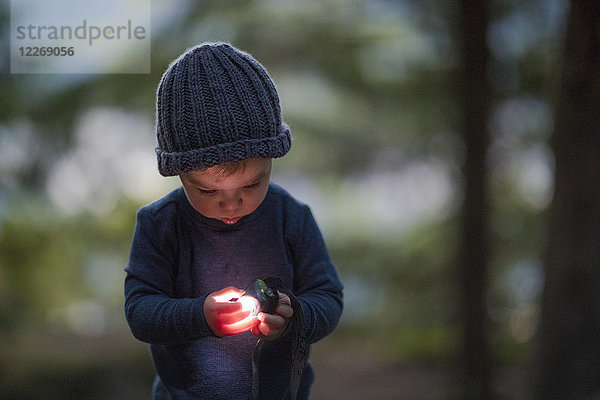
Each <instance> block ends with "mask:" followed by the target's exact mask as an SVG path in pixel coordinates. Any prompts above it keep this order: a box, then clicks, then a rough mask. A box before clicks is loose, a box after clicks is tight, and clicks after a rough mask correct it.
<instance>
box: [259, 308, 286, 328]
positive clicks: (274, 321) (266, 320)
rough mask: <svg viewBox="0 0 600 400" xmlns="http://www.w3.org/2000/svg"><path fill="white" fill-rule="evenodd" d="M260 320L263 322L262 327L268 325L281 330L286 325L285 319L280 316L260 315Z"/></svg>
mask: <svg viewBox="0 0 600 400" xmlns="http://www.w3.org/2000/svg"><path fill="white" fill-rule="evenodd" d="M258 319H259V321H260V322H262V323H261V324H260V325H267V326H269V327H270V328H272V329H277V328H281V327H283V326H284V325H285V318H284V317H282V316H281V315H278V314H267V313H263V312H261V313H259V314H258Z"/></svg>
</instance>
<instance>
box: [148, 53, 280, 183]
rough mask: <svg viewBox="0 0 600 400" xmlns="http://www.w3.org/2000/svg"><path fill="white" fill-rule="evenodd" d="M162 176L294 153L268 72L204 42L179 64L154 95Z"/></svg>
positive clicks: (248, 57) (173, 65)
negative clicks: (289, 151) (289, 152)
mask: <svg viewBox="0 0 600 400" xmlns="http://www.w3.org/2000/svg"><path fill="white" fill-rule="evenodd" d="M156 137H157V139H158V147H157V148H156V155H157V158H158V170H159V172H160V173H161V175H163V176H173V175H179V174H181V173H185V172H190V171H193V170H198V169H203V168H208V167H212V166H214V165H218V164H224V163H231V162H238V161H242V160H246V159H248V158H278V157H282V156H283V155H285V154H286V153H287V152H288V150H289V149H290V147H291V144H292V137H291V134H290V130H289V127H288V126H287V125H286V124H285V123H284V122H283V121H282V118H281V108H280V105H279V96H278V95H277V90H276V89H275V85H274V84H273V81H272V80H271V78H270V77H269V75H268V73H267V71H266V70H265V68H264V67H263V66H262V65H261V64H260V63H259V62H258V61H256V60H255V59H254V58H253V57H252V56H251V55H250V54H248V53H245V52H243V51H240V50H238V49H236V48H234V47H232V46H230V45H229V44H225V43H204V44H201V45H199V46H196V47H194V48H191V49H189V50H188V51H186V52H185V53H184V54H182V55H181V56H180V57H179V58H177V59H176V60H175V61H173V62H172V63H171V64H170V65H169V68H167V70H166V71H165V73H164V74H163V76H162V78H161V80H160V83H159V85H158V90H157V95H156Z"/></svg>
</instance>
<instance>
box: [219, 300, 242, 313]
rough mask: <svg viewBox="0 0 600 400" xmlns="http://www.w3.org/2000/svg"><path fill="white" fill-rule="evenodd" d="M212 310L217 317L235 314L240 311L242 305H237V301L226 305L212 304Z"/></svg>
mask: <svg viewBox="0 0 600 400" xmlns="http://www.w3.org/2000/svg"><path fill="white" fill-rule="evenodd" d="M213 310H214V311H215V312H217V313H218V314H219V315H222V314H235V313H238V312H240V311H241V310H242V303H239V302H237V301H232V302H227V303H214V305H213Z"/></svg>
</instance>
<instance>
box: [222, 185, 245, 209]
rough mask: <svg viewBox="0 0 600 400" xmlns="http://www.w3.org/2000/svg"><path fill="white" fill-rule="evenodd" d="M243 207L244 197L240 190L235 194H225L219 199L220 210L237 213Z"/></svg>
mask: <svg viewBox="0 0 600 400" xmlns="http://www.w3.org/2000/svg"><path fill="white" fill-rule="evenodd" d="M241 207H242V197H241V196H240V192H239V191H238V190H236V191H233V192H224V193H223V196H222V197H221V199H219V208H221V209H222V210H226V211H235V210H237V209H239V208H241Z"/></svg>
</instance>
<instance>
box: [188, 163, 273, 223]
mask: <svg viewBox="0 0 600 400" xmlns="http://www.w3.org/2000/svg"><path fill="white" fill-rule="evenodd" d="M179 177H180V179H181V182H182V183H183V188H184V189H185V193H186V195H187V198H188V200H189V202H190V204H191V205H192V206H193V207H194V208H195V209H196V211H198V212H199V213H200V214H202V215H204V216H205V217H208V218H216V219H218V220H221V221H223V222H224V223H226V224H229V225H231V224H235V223H236V222H238V221H239V220H240V218H242V217H244V216H246V215H248V214H251V213H252V212H254V210H256V209H257V208H258V206H259V205H260V203H262V201H263V200H264V199H265V196H266V195H267V190H268V188H269V179H270V178H271V159H270V158H252V159H249V160H248V161H247V163H246V167H245V168H241V169H239V170H237V171H236V172H234V173H233V174H231V175H229V176H223V173H222V171H219V170H215V169H214V168H208V169H204V170H200V171H192V172H188V173H186V174H181V175H180V176H179Z"/></svg>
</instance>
